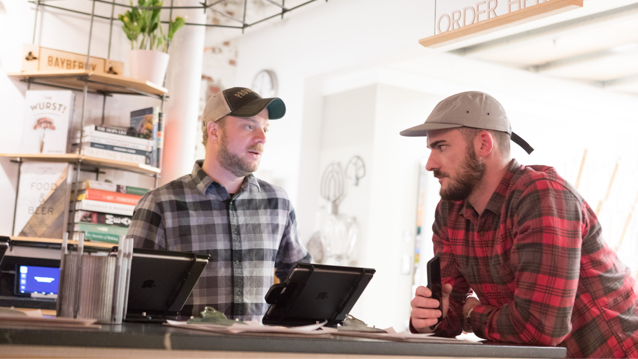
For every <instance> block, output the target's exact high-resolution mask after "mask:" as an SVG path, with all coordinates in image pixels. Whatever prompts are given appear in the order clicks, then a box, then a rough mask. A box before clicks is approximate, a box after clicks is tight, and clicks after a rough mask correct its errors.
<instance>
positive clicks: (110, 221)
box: [74, 211, 132, 228]
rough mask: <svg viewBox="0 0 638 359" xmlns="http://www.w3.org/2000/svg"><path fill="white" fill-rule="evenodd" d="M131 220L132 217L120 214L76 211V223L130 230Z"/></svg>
mask: <svg viewBox="0 0 638 359" xmlns="http://www.w3.org/2000/svg"><path fill="white" fill-rule="evenodd" d="M131 218H132V217H131V216H123V215H118V214H110V213H100V212H94V211H76V212H75V218H74V222H75V223H92V224H104V225H110V226H117V227H123V228H128V227H129V226H130V225H131Z"/></svg>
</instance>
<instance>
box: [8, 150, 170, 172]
mask: <svg viewBox="0 0 638 359" xmlns="http://www.w3.org/2000/svg"><path fill="white" fill-rule="evenodd" d="M0 157H7V158H13V159H16V160H18V161H20V162H28V161H38V162H68V163H74V162H81V163H82V166H83V167H84V166H85V165H89V166H95V167H96V168H113V169H118V170H125V171H131V172H137V173H141V174H146V175H155V174H158V173H160V171H161V170H160V169H159V168H157V167H152V166H149V165H143V164H139V163H132V162H126V161H116V160H109V159H106V158H100V157H93V156H85V155H76V154H73V153H66V154H62V155H50V154H39V153H35V154H34V153H29V154H26V153H0Z"/></svg>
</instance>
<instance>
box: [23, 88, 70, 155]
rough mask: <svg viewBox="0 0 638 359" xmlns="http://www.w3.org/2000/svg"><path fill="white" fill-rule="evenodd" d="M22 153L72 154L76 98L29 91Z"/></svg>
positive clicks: (60, 94) (65, 92)
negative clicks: (72, 127) (70, 149)
mask: <svg viewBox="0 0 638 359" xmlns="http://www.w3.org/2000/svg"><path fill="white" fill-rule="evenodd" d="M25 102H26V108H25V118H24V122H23V126H22V127H23V132H22V144H21V148H20V152H21V153H42V154H65V153H67V152H68V150H69V146H68V139H69V138H70V132H71V123H72V122H73V108H74V107H75V94H74V93H73V92H72V91H33V90H27V92H26V96H25Z"/></svg>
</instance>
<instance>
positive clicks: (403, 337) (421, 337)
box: [322, 327, 481, 344]
mask: <svg viewBox="0 0 638 359" xmlns="http://www.w3.org/2000/svg"><path fill="white" fill-rule="evenodd" d="M322 330H324V331H327V332H328V333H330V334H332V335H337V336H345V337H354V338H366V339H377V340H389V341H396V342H410V343H450V344H452V343H457V344H481V342H476V341H470V340H463V339H456V338H446V337H435V336H434V333H422V334H421V333H420V334H413V333H409V332H402V333H397V332H396V331H395V330H394V328H392V327H390V328H387V329H385V331H387V332H388V333H372V332H355V331H352V332H344V331H341V332H340V331H337V330H336V329H333V328H322Z"/></svg>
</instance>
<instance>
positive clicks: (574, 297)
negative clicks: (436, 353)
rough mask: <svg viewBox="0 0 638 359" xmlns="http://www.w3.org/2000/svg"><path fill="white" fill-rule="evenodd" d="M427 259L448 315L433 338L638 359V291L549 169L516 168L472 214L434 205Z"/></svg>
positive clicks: (457, 205)
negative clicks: (465, 337) (465, 324)
mask: <svg viewBox="0 0 638 359" xmlns="http://www.w3.org/2000/svg"><path fill="white" fill-rule="evenodd" d="M433 232H434V237H433V241H434V252H435V253H438V254H439V255H440V256H441V270H442V273H441V275H442V278H443V283H450V284H452V285H453V287H454V289H453V293H452V294H451V296H450V309H449V311H448V313H447V318H446V319H445V320H443V321H442V322H441V324H440V325H439V327H438V328H437V331H436V333H437V334H439V335H445V336H455V335H458V334H460V333H461V330H462V321H463V320H465V318H463V304H464V303H465V300H466V298H467V297H468V295H469V294H471V292H472V290H473V291H474V292H475V293H476V294H477V296H478V298H479V300H480V301H481V304H480V305H478V306H476V307H475V308H474V310H473V311H472V312H471V314H470V323H471V325H472V328H473V330H474V332H475V333H476V335H477V336H479V337H481V338H485V339H487V340H492V341H502V342H511V343H526V344H535V345H548V346H554V345H558V346H564V347H566V348H567V356H568V357H578V358H583V357H594V358H610V357H617V358H621V357H623V358H637V357H638V349H637V347H638V315H637V313H636V310H637V308H638V302H637V297H638V294H637V292H638V287H637V286H636V282H635V281H634V279H633V278H632V277H631V275H630V271H629V270H628V268H627V267H625V266H624V265H623V264H622V263H621V262H620V261H619V260H618V257H617V255H616V253H615V252H614V251H613V250H611V249H610V248H609V247H608V246H607V245H606V244H605V241H604V239H603V237H602V229H601V226H600V224H599V223H598V219H597V218H596V215H595V214H594V212H593V211H592V210H591V208H590V207H589V205H588V204H587V203H586V202H585V201H584V199H583V198H582V197H581V196H580V195H579V194H578V193H577V192H576V190H575V189H574V188H572V186H571V185H569V184H568V183H567V182H565V180H563V179H562V178H561V177H559V176H558V174H557V173H556V171H555V170H554V169H553V168H551V167H545V166H521V165H519V164H518V163H517V162H516V161H515V160H513V161H512V162H511V163H510V168H509V171H508V172H507V174H506V175H505V176H504V177H503V178H502V179H501V182H500V184H499V185H498V188H497V189H496V191H495V192H494V194H493V195H492V197H491V198H490V200H489V202H488V204H487V207H486V208H485V210H484V212H483V213H482V214H481V215H480V216H478V215H477V212H476V211H475V210H474V208H473V207H472V206H471V205H470V204H469V202H466V201H459V202H451V201H441V202H439V205H438V206H437V211H436V218H435V223H434V226H433Z"/></svg>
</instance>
